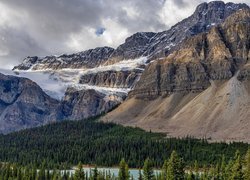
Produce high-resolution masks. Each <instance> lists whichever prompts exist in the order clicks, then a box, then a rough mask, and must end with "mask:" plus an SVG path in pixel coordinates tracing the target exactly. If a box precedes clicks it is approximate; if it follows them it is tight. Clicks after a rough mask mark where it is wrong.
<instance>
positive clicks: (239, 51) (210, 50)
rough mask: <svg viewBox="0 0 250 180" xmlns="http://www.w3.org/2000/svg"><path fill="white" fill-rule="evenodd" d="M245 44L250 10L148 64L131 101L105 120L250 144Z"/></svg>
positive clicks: (249, 49) (248, 49) (249, 37)
mask: <svg viewBox="0 0 250 180" xmlns="http://www.w3.org/2000/svg"><path fill="white" fill-rule="evenodd" d="M249 42H250V10H249V9H244V10H239V11H237V12H236V13H234V14H233V15H231V16H229V17H228V18H227V19H226V20H225V22H224V23H222V24H221V25H217V26H214V27H212V28H211V29H210V31H209V32H207V33H201V34H198V35H196V36H193V37H191V38H188V39H186V40H185V41H184V42H183V43H182V44H180V45H179V46H178V48H177V49H178V50H176V51H173V52H172V53H171V54H170V55H169V56H167V57H166V58H164V59H162V60H159V61H155V62H152V63H151V64H150V65H149V66H147V67H146V69H145V71H144V72H143V74H142V76H141V79H140V81H139V82H138V83H137V84H136V86H135V88H134V90H133V91H131V92H130V94H129V98H128V99H127V100H126V101H125V102H124V103H123V104H122V105H121V106H120V107H119V108H117V109H116V110H114V111H113V112H111V113H109V114H108V115H107V116H106V117H104V118H103V120H104V121H112V122H116V123H121V124H124V125H133V126H139V127H142V128H145V129H148V130H149V129H151V130H152V131H161V132H167V133H169V135H170V136H175V137H185V136H187V135H190V136H195V137H199V138H204V137H206V138H211V139H212V140H238V141H246V142H250V119H249V117H250V110H249V109H250V94H249V93H250V86H249V85H250V84H249V76H250V73H249V72H250V71H249V68H250V66H249V61H250V44H249Z"/></svg>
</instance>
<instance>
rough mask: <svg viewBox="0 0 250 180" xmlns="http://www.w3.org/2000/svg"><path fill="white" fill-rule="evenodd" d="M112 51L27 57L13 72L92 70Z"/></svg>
mask: <svg viewBox="0 0 250 180" xmlns="http://www.w3.org/2000/svg"><path fill="white" fill-rule="evenodd" d="M113 51H114V49H113V48H110V47H100V48H95V49H90V50H87V51H83V52H80V53H76V54H69V55H67V54H64V55H61V56H46V57H44V58H39V57H27V58H25V59H24V61H23V63H22V64H20V65H18V66H15V67H14V68H13V70H57V69H65V68H71V69H85V68H94V67H97V66H99V65H101V64H103V63H104V62H105V61H107V60H108V58H109V57H110V55H111V54H112V53H113Z"/></svg>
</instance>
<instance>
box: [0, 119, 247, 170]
mask: <svg viewBox="0 0 250 180" xmlns="http://www.w3.org/2000/svg"><path fill="white" fill-rule="evenodd" d="M248 148H249V145H248V144H245V143H230V144H227V143H209V142H207V141H206V140H198V139H192V138H190V137H187V138H184V139H176V138H167V136H166V134H160V133H151V132H145V131H144V130H141V129H139V128H132V127H123V126H120V125H116V124H111V123H102V122H98V121H97V119H88V120H83V121H64V122H60V123H55V124H50V125H46V126H43V127H38V128H33V129H28V130H23V131H20V132H15V133H11V134H7V135H0V161H1V162H8V163H17V164H19V165H22V166H27V165H31V166H34V167H36V168H41V166H42V165H43V166H44V167H45V168H49V169H53V168H57V169H65V168H70V167H72V166H74V165H76V164H78V163H79V162H81V163H83V164H89V165H97V166H118V165H119V162H120V160H121V159H122V158H124V159H125V160H126V162H127V163H128V166H129V167H132V168H141V167H142V166H143V163H144V161H145V159H147V158H149V159H150V160H151V161H152V166H153V167H155V168H160V167H161V166H162V164H163V163H164V160H166V159H168V158H169V157H170V154H171V153H172V152H173V151H176V152H177V153H178V154H179V155H180V156H181V157H182V158H183V160H184V162H185V166H186V167H189V166H192V165H193V164H194V163H197V164H198V166H199V167H203V166H210V165H216V164H218V163H221V159H222V157H224V161H225V163H228V162H229V161H230V160H232V157H234V154H235V152H236V151H237V150H238V152H239V154H240V155H241V156H244V155H245V154H246V152H247V150H248Z"/></svg>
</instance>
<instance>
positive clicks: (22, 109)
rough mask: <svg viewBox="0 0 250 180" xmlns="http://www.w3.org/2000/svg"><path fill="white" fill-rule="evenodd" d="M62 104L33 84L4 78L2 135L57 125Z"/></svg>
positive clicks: (0, 85) (1, 81)
mask: <svg viewBox="0 0 250 180" xmlns="http://www.w3.org/2000/svg"><path fill="white" fill-rule="evenodd" d="M58 104H59V102H58V101H57V100H55V99H52V98H51V97H49V96H48V95H47V94H45V93H44V92H43V91H42V89H41V88H40V87H39V86H38V85H37V84H36V83H34V82H32V81H31V80H29V79H26V78H18V77H14V76H5V75H3V74H0V114H1V115H0V133H6V132H11V131H16V130H20V129H24V128H29V127H35V126H40V125H42V124H45V123H49V122H53V121H55V120H56V119H57V113H56V111H57V109H58V107H59V106H58Z"/></svg>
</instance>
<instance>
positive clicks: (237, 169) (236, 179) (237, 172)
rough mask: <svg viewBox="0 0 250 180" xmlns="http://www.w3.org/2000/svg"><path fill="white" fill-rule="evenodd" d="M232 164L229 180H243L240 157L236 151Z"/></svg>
mask: <svg viewBox="0 0 250 180" xmlns="http://www.w3.org/2000/svg"><path fill="white" fill-rule="evenodd" d="M234 159H235V160H234V164H233V166H232V174H231V177H230V179H232V180H241V179H243V172H242V162H241V157H240V152H239V151H237V152H236V153H235V157H234Z"/></svg>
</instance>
